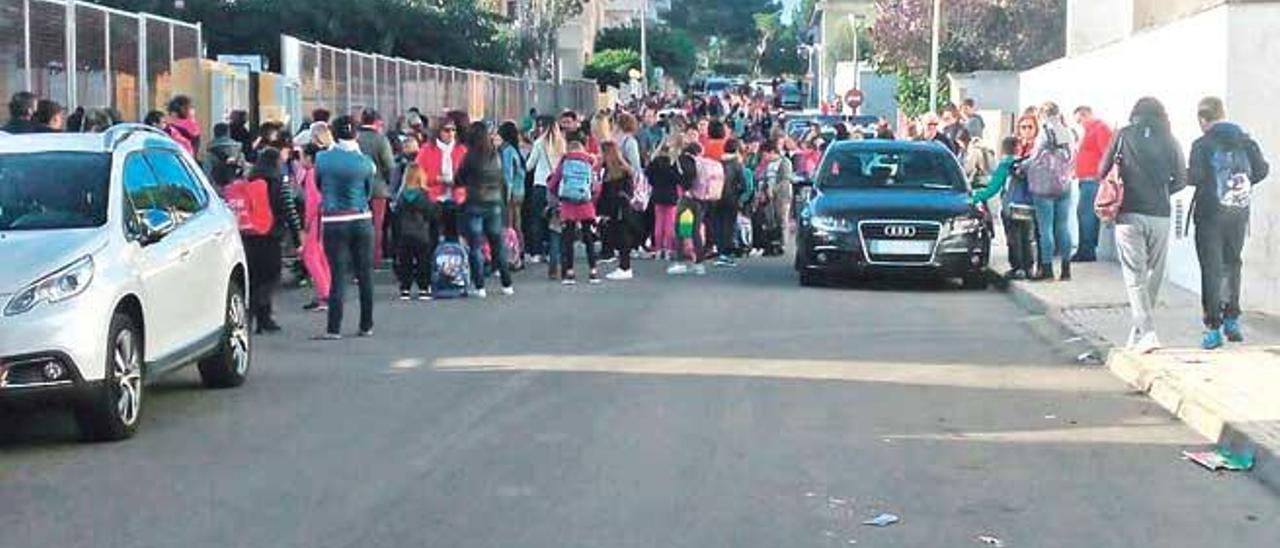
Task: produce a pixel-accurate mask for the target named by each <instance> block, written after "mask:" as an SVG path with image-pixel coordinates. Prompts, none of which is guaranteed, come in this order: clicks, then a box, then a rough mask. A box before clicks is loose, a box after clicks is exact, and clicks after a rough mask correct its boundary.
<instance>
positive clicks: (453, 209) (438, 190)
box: [417, 117, 467, 255]
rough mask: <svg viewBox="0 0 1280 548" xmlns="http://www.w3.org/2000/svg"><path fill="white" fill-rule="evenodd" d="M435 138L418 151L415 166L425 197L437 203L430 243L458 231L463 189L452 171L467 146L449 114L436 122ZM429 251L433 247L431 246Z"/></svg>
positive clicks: (454, 169) (464, 197) (455, 171)
mask: <svg viewBox="0 0 1280 548" xmlns="http://www.w3.org/2000/svg"><path fill="white" fill-rule="evenodd" d="M436 127H437V130H436V138H435V139H433V140H430V141H428V142H427V143H426V144H424V145H423V146H422V147H421V150H420V151H419V152H418V159H417V163H418V167H420V168H422V176H423V177H424V178H425V179H426V185H427V197H428V198H430V199H431V201H432V202H434V203H435V204H437V205H438V206H439V207H438V208H437V211H436V212H435V214H434V215H433V219H432V220H431V226H432V237H431V245H432V246H435V243H436V242H437V241H438V240H439V239H440V238H441V237H444V238H451V239H456V237H457V236H458V234H459V233H460V232H462V230H461V228H460V224H459V213H458V209H459V208H460V207H462V204H463V203H465V202H466V199H467V190H466V189H465V188H462V187H461V186H458V185H455V184H454V182H455V180H456V177H455V174H456V173H457V172H458V170H459V169H462V160H463V158H465V157H466V155H467V147H466V146H465V145H463V144H461V143H459V142H458V138H457V135H458V126H457V124H456V123H455V122H454V121H453V120H452V119H451V118H449V117H444V118H441V119H440V120H439V122H437V126H436ZM431 251H432V254H433V255H434V253H435V248H434V247H432V250H431Z"/></svg>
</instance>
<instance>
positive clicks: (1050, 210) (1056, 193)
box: [1025, 102, 1080, 281]
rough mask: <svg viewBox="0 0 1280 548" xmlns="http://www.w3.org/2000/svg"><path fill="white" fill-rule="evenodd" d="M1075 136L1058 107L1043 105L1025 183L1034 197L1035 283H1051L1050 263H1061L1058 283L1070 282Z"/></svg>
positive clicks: (1074, 223) (1077, 194) (1076, 191)
mask: <svg viewBox="0 0 1280 548" xmlns="http://www.w3.org/2000/svg"><path fill="white" fill-rule="evenodd" d="M1074 154H1075V134H1074V133H1073V132H1072V131H1071V128H1069V127H1067V124H1066V120H1064V119H1063V117H1062V112H1061V111H1060V110H1059V109H1058V105H1056V104H1054V103H1052V102H1046V103H1045V104H1044V105H1043V106H1042V107H1041V108H1040V132H1039V135H1038V136H1037V137H1036V147H1035V150H1034V151H1032V153H1031V157H1030V158H1029V159H1028V160H1027V163H1026V164H1025V168H1026V170H1027V182H1028V184H1029V185H1030V188H1031V194H1032V195H1033V196H1034V197H1035V204H1036V226H1037V230H1038V232H1039V242H1038V243H1039V251H1040V268H1039V273H1038V274H1037V275H1036V277H1035V279H1036V280H1052V279H1053V278H1054V276H1053V259H1054V257H1060V258H1061V259H1062V272H1061V278H1060V279H1061V280H1062V281H1068V280H1070V279H1071V257H1072V256H1073V255H1074V254H1075V246H1076V234H1077V231H1078V227H1077V223H1078V221H1077V213H1076V207H1077V203H1078V200H1079V199H1080V192H1079V189H1078V188H1077V186H1076V184H1075V181H1073V180H1072V172H1071V169H1072V167H1071V166H1072V160H1073V156H1074Z"/></svg>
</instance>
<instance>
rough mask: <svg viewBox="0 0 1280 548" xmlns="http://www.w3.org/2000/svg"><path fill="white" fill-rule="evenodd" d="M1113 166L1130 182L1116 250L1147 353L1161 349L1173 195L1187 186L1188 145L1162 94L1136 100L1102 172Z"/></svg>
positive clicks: (1139, 342)
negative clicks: (1160, 312) (1158, 313)
mask: <svg viewBox="0 0 1280 548" xmlns="http://www.w3.org/2000/svg"><path fill="white" fill-rule="evenodd" d="M1113 166H1119V170H1120V179H1121V180H1123V181H1124V201H1123V202H1121V204H1120V215H1119V216H1118V217H1117V218H1116V250H1117V251H1118V253H1119V255H1120V266H1121V267H1122V270H1123V272H1124V281H1125V286H1126V287H1127V289H1128V293H1129V308H1130V310H1131V313H1132V315H1133V328H1132V329H1131V330H1130V332H1129V344H1128V346H1129V349H1130V350H1133V351H1135V352H1138V353H1140V354H1146V353H1149V352H1152V351H1155V350H1158V349H1159V348H1160V338H1159V337H1158V336H1157V335H1156V323H1155V315H1154V312H1155V305H1156V303H1157V302H1159V297H1160V286H1161V284H1163V282H1164V274H1165V263H1166V259H1167V258H1168V255H1169V231H1170V224H1171V223H1170V216H1171V215H1172V208H1171V207H1170V205H1169V197H1170V196H1172V195H1173V194H1174V193H1176V192H1178V191H1180V190H1182V189H1183V188H1185V187H1186V186H1187V163H1186V160H1185V159H1184V158H1183V156H1182V147H1181V146H1180V145H1179V144H1178V140H1177V139H1175V138H1174V137H1173V131H1172V130H1171V129H1170V125H1169V114H1168V112H1167V111H1166V110H1165V108H1164V105H1163V104H1162V103H1161V102H1160V101H1159V100H1158V99H1155V98H1153V97H1144V98H1142V99H1139V100H1138V103H1137V104H1136V105H1134V107H1133V113H1132V114H1131V115H1130V117H1129V126H1127V127H1125V128H1124V129H1121V130H1120V131H1118V132H1117V133H1116V135H1115V138H1114V140H1112V142H1111V147H1110V148H1109V150H1108V151H1107V154H1106V156H1103V160H1102V167H1101V169H1099V170H1098V173H1110V172H1111V168H1112V167H1113Z"/></svg>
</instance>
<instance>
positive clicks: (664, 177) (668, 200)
mask: <svg viewBox="0 0 1280 548" xmlns="http://www.w3.org/2000/svg"><path fill="white" fill-rule="evenodd" d="M683 150H684V137H683V136H682V135H681V133H680V132H678V131H676V132H672V133H671V134H670V135H668V136H667V140H666V142H665V143H663V145H662V148H661V149H659V150H658V154H657V155H656V156H655V157H654V158H653V161H652V162H649V167H648V169H646V170H645V175H646V176H647V177H648V178H649V184H650V185H651V186H652V187H653V195H652V196H651V197H650V201H652V202H653V246H654V248H655V249H657V250H658V258H659V259H663V260H668V261H670V260H674V259H675V258H676V256H677V254H676V232H675V230H676V204H677V203H679V201H680V189H682V188H689V187H690V186H691V185H692V184H693V178H694V176H696V175H697V172H698V166H697V162H696V161H695V160H694V159H693V157H692V156H687V155H684V154H681V152H682V151H683Z"/></svg>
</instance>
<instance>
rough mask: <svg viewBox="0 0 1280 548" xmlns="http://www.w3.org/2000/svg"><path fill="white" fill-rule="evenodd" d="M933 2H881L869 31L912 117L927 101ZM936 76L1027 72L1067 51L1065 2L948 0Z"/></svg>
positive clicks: (878, 59)
mask: <svg viewBox="0 0 1280 548" xmlns="http://www.w3.org/2000/svg"><path fill="white" fill-rule="evenodd" d="M932 5H933V2H932V0H880V1H879V3H878V5H877V8H878V11H879V16H878V17H877V18H876V21H875V24H874V25H873V26H872V28H871V32H870V37H871V43H872V45H873V47H874V48H875V55H874V59H875V61H876V63H877V64H878V65H879V67H880V70H881V71H882V72H886V73H896V74H897V75H898V100H899V103H900V104H901V105H903V106H904V110H907V111H908V112H909V113H913V114H918V113H919V112H912V108H907V107H908V106H911V107H913V108H921V107H920V106H919V105H918V104H917V101H916V99H917V98H918V97H917V95H918V92H919V90H918V89H917V88H918V87H919V86H918V85H917V84H919V83H920V82H924V94H925V96H926V97H927V95H928V81H927V78H928V74H929V65H930V63H931V55H932V52H931V42H932V24H933V13H932V12H933V7H932ZM943 8H944V11H943V14H942V15H943V21H944V22H943V29H942V44H941V48H940V50H939V59H938V72H939V74H940V75H942V76H945V75H946V74H948V73H953V72H973V71H975V70H1025V69H1027V68H1030V67H1033V66H1035V65H1039V64H1042V63H1045V62H1048V61H1050V60H1052V59H1055V58H1057V57H1061V56H1062V55H1063V54H1064V53H1065V51H1066V31H1065V25H1066V0H1016V1H1011V0H947V1H946V2H944V3H943ZM922 108H927V106H924V107H922Z"/></svg>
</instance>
